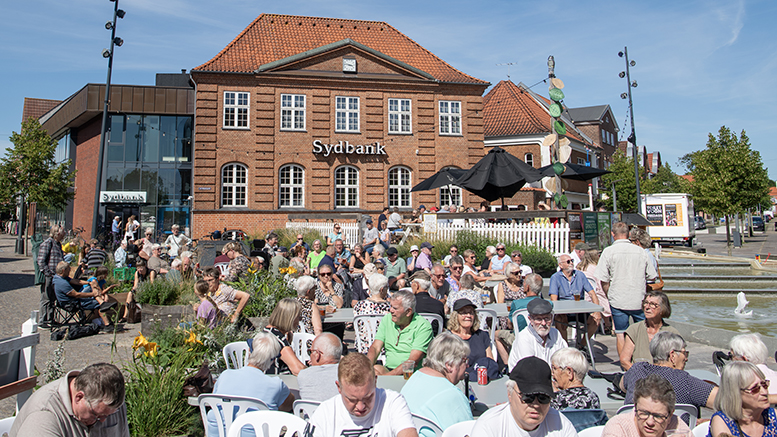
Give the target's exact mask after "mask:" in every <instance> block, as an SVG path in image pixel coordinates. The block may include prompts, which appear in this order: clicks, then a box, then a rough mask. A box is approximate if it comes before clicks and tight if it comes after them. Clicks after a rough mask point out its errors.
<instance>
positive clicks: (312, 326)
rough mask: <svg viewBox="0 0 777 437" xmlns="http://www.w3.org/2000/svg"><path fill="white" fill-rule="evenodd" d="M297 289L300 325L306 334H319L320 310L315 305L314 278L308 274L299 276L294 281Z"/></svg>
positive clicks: (320, 329) (320, 328) (320, 327)
mask: <svg viewBox="0 0 777 437" xmlns="http://www.w3.org/2000/svg"><path fill="white" fill-rule="evenodd" d="M294 289H295V290H296V291H297V302H299V304H300V306H301V307H302V312H301V315H300V326H304V327H305V332H307V333H308V334H315V335H318V334H321V331H322V324H321V311H320V310H319V308H318V305H316V280H315V279H314V278H312V277H310V276H300V277H299V278H297V279H296V280H295V281H294Z"/></svg>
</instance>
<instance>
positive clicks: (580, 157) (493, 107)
mask: <svg viewBox="0 0 777 437" xmlns="http://www.w3.org/2000/svg"><path fill="white" fill-rule="evenodd" d="M549 105H550V101H549V100H548V99H546V98H544V97H542V96H540V95H538V94H536V93H535V92H533V91H532V90H530V89H529V88H528V87H527V86H526V85H524V84H523V83H519V84H518V85H516V84H514V83H513V82H511V81H509V80H507V81H501V82H499V83H498V84H496V85H495V86H494V88H492V89H491V90H490V91H489V92H488V94H486V96H485V97H484V98H483V106H484V109H483V113H484V117H485V128H484V136H485V147H486V150H488V149H489V148H490V147H494V146H499V147H501V148H503V149H505V150H507V151H508V152H509V153H511V154H513V155H514V156H517V157H518V158H520V159H522V160H523V161H524V162H526V163H527V164H530V165H532V166H534V168H540V167H543V166H546V165H550V164H552V162H551V153H550V147H549V146H543V145H542V144H543V140H544V138H545V136H547V135H548V134H550V133H551V132H550V123H551V117H550V113H549V112H548V106H549ZM561 120H562V121H563V122H564V124H565V125H566V127H567V134H566V135H565V136H562V137H566V138H567V139H568V140H569V141H570V146H571V147H572V152H571V154H570V157H569V160H568V161H567V162H572V163H575V164H584V163H585V162H586V161H590V162H591V165H593V166H594V167H596V166H597V163H598V162H599V156H601V155H602V149H601V147H599V146H598V145H596V144H595V143H594V142H593V141H592V139H591V138H589V137H588V136H587V135H586V134H584V133H583V132H582V131H581V130H579V129H578V128H577V127H576V126H575V124H574V123H573V122H572V120H571V119H570V118H569V113H568V112H567V111H565V112H564V114H562V117H561ZM552 180H553V179H552V178H543V180H542V181H540V182H535V183H532V184H529V185H528V186H525V187H523V188H522V189H521V191H520V192H518V193H517V194H516V195H515V196H513V198H512V199H510V200H507V199H505V203H506V204H508V205H510V206H513V207H517V208H518V209H527V210H534V209H537V204H538V203H539V202H541V201H545V202H546V203H547V204H548V205H550V202H549V200H546V197H549V192H553V191H554V189H553V187H552V186H550V185H548V184H549V181H552ZM562 183H563V184H564V187H565V190H566V192H565V194H566V195H567V198H568V199H569V204H570V206H569V207H570V208H571V209H580V208H584V207H587V206H588V203H589V202H588V182H583V181H567V180H564V181H562ZM594 198H596V193H595V192H594Z"/></svg>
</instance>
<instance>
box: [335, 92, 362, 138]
mask: <svg viewBox="0 0 777 437" xmlns="http://www.w3.org/2000/svg"><path fill="white" fill-rule="evenodd" d="M359 107H360V102H359V97H354V96H335V132H360V129H359Z"/></svg>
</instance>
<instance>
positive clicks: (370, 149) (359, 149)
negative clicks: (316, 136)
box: [313, 140, 386, 157]
mask: <svg viewBox="0 0 777 437" xmlns="http://www.w3.org/2000/svg"><path fill="white" fill-rule="evenodd" d="M313 153H315V154H323V155H324V156H325V157H326V156H329V155H331V154H333V153H336V154H338V155H385V154H386V146H384V145H383V144H381V143H378V142H374V143H372V144H351V143H349V142H348V141H345V142H343V141H339V142H338V143H337V144H324V143H322V142H321V140H315V141H313Z"/></svg>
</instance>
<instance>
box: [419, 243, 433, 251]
mask: <svg viewBox="0 0 777 437" xmlns="http://www.w3.org/2000/svg"><path fill="white" fill-rule="evenodd" d="M424 248H426V249H433V248H434V246H432V243H430V242H428V241H424V242H423V243H421V249H424Z"/></svg>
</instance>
